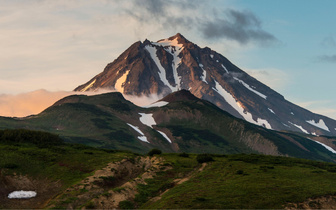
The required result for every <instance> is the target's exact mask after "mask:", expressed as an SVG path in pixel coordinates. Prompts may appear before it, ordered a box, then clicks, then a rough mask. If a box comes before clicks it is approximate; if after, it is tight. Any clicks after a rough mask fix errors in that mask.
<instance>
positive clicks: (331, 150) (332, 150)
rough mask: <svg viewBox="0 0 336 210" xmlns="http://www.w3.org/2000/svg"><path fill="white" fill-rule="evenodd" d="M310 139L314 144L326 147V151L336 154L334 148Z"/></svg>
mask: <svg viewBox="0 0 336 210" xmlns="http://www.w3.org/2000/svg"><path fill="white" fill-rule="evenodd" d="M308 139H309V140H311V141H313V142H315V143H318V144H320V145H322V146H324V148H326V149H327V150H329V151H330V152H332V153H334V154H336V151H335V150H334V149H333V148H331V147H329V146H328V145H326V144H323V143H321V142H319V141H314V140H313V139H310V138H308Z"/></svg>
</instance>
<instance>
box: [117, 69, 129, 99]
mask: <svg viewBox="0 0 336 210" xmlns="http://www.w3.org/2000/svg"><path fill="white" fill-rule="evenodd" d="M129 71H130V70H127V71H126V72H125V73H124V74H123V75H122V76H121V77H119V79H118V80H117V81H116V83H115V85H114V88H115V89H116V90H117V91H118V92H120V93H124V87H123V86H124V85H125V82H126V79H127V76H128V73H129Z"/></svg>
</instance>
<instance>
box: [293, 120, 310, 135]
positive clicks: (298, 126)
mask: <svg viewBox="0 0 336 210" xmlns="http://www.w3.org/2000/svg"><path fill="white" fill-rule="evenodd" d="M288 122H289V123H290V124H292V125H294V126H295V127H297V128H298V129H300V130H301V131H302V132H303V133H306V134H310V133H309V132H308V131H307V130H306V129H304V128H303V127H302V126H301V125H297V124H294V123H292V122H290V121H288Z"/></svg>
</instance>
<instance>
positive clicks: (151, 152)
mask: <svg viewBox="0 0 336 210" xmlns="http://www.w3.org/2000/svg"><path fill="white" fill-rule="evenodd" d="M161 153H162V151H161V150H159V149H152V150H151V151H149V152H148V154H147V155H148V156H153V155H160V154H161Z"/></svg>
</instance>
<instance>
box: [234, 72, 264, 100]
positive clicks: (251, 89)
mask: <svg viewBox="0 0 336 210" xmlns="http://www.w3.org/2000/svg"><path fill="white" fill-rule="evenodd" d="M233 79H235V80H237V81H238V82H239V83H240V84H242V85H243V86H244V87H246V88H247V89H248V90H250V91H252V92H253V93H255V94H257V95H258V96H260V97H261V98H263V99H265V100H266V99H267V96H265V95H264V94H262V93H260V92H258V91H256V90H255V89H253V88H251V87H250V85H248V84H246V83H245V82H244V81H243V80H241V79H238V78H237V77H233Z"/></svg>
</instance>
